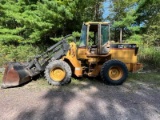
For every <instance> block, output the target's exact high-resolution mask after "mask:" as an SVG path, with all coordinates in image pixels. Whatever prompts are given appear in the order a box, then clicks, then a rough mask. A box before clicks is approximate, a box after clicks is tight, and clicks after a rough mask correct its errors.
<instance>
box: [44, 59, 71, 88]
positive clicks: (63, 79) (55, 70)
mask: <svg viewBox="0 0 160 120" xmlns="http://www.w3.org/2000/svg"><path fill="white" fill-rule="evenodd" d="M71 74H72V72H71V68H70V66H69V65H68V64H67V63H66V62H64V61H61V60H54V61H52V62H50V63H49V64H48V65H47V67H46V69H45V78H46V79H47V81H48V83H49V84H51V85H64V84H67V83H69V82H70V81H71Z"/></svg>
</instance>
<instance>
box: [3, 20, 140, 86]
mask: <svg viewBox="0 0 160 120" xmlns="http://www.w3.org/2000/svg"><path fill="white" fill-rule="evenodd" d="M69 36H70V35H68V36H66V37H64V38H63V39H62V40H61V41H59V42H58V43H56V44H55V45H53V46H51V47H50V48H48V49H47V50H46V52H44V53H43V54H41V55H38V56H35V57H34V59H33V60H31V61H29V62H26V63H17V62H16V63H15V62H11V63H9V64H8V65H7V66H6V69H5V72H4V76H3V81H2V88H8V87H14V86H19V85H21V84H24V83H26V82H29V81H31V80H32V78H33V77H34V76H36V75H38V74H41V73H42V72H44V75H45V78H46V80H47V81H48V83H49V84H51V85H64V84H66V83H68V82H70V80H71V76H72V75H75V76H76V77H82V76H84V75H87V76H89V77H96V76H99V75H100V76H101V79H102V80H103V81H104V82H105V83H108V84H114V85H119V84H122V83H123V82H124V81H125V80H126V79H127V76H128V72H135V71H137V70H139V69H140V68H141V67H142V64H140V63H138V61H137V52H138V47H137V45H136V44H122V43H120V44H111V43H110V24H109V23H108V22H86V23H83V26H82V30H81V37H80V40H79V41H78V42H76V41H73V42H70V43H68V41H67V38H68V37H69Z"/></svg>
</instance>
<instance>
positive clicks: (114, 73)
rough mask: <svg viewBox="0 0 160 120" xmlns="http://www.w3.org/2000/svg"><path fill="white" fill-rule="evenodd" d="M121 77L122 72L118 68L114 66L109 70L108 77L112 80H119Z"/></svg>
mask: <svg viewBox="0 0 160 120" xmlns="http://www.w3.org/2000/svg"><path fill="white" fill-rule="evenodd" d="M122 76H123V70H122V68H121V67H119V66H114V67H111V68H110V69H109V77H110V78H111V79H112V80H119V79H120V78H121V77H122Z"/></svg>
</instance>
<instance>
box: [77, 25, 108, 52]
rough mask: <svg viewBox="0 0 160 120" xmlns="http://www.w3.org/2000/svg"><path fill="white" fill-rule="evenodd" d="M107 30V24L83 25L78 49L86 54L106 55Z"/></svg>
mask: <svg viewBox="0 0 160 120" xmlns="http://www.w3.org/2000/svg"><path fill="white" fill-rule="evenodd" d="M109 29H110V26H109V23H108V22H87V23H84V24H83V26H82V30H81V37H80V43H79V49H81V50H82V49H86V50H88V52H89V53H88V54H94V55H105V54H107V53H108V52H109V46H108V41H109V34H110V30H109Z"/></svg>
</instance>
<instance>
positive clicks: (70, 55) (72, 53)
mask: <svg viewBox="0 0 160 120" xmlns="http://www.w3.org/2000/svg"><path fill="white" fill-rule="evenodd" d="M64 59H67V60H69V61H70V62H71V64H72V65H73V67H74V74H75V75H76V76H77V77H80V76H82V67H81V62H80V61H79V60H78V59H77V47H76V44H75V43H74V42H71V43H70V49H69V50H68V52H67V54H66V56H64V57H63V60H64ZM76 68H78V69H76Z"/></svg>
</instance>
